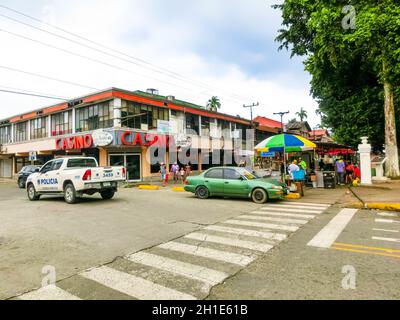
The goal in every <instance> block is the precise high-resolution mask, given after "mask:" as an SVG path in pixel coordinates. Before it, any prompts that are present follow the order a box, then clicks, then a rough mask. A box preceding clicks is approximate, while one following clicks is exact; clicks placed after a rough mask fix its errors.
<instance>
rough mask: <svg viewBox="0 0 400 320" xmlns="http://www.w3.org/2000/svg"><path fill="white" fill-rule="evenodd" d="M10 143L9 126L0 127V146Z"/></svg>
mask: <svg viewBox="0 0 400 320" xmlns="http://www.w3.org/2000/svg"><path fill="white" fill-rule="evenodd" d="M10 142H11V126H4V127H0V144H6V143H10Z"/></svg>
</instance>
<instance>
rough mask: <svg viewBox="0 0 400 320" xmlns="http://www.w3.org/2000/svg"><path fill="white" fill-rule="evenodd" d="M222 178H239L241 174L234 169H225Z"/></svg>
mask: <svg viewBox="0 0 400 320" xmlns="http://www.w3.org/2000/svg"><path fill="white" fill-rule="evenodd" d="M224 178H225V179H229V180H240V179H241V178H242V176H241V174H240V173H239V172H237V171H236V170H235V169H225V170H224Z"/></svg>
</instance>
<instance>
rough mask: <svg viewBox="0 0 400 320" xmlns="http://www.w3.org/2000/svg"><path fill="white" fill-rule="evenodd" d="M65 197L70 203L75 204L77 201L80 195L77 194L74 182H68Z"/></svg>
mask: <svg viewBox="0 0 400 320" xmlns="http://www.w3.org/2000/svg"><path fill="white" fill-rule="evenodd" d="M64 199H65V202H66V203H68V204H74V203H76V202H77V199H78V197H77V195H76V190H75V187H74V185H73V184H72V183H68V184H67V185H66V186H65V187H64Z"/></svg>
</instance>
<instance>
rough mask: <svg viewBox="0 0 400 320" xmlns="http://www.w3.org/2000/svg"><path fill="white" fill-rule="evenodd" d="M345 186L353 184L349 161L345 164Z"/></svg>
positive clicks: (352, 173)
mask: <svg viewBox="0 0 400 320" xmlns="http://www.w3.org/2000/svg"><path fill="white" fill-rule="evenodd" d="M345 170H346V184H351V183H353V180H354V166H353V164H352V163H351V162H350V161H347V163H346V168H345Z"/></svg>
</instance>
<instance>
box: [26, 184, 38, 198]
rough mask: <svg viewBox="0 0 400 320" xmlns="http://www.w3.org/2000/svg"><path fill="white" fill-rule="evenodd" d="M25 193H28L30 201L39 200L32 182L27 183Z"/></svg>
mask: <svg viewBox="0 0 400 320" xmlns="http://www.w3.org/2000/svg"><path fill="white" fill-rule="evenodd" d="M27 193H28V199H29V200H31V201H36V200H39V198H40V195H38V194H37V192H36V189H35V186H34V185H33V183H31V184H29V185H28V188H27Z"/></svg>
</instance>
